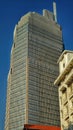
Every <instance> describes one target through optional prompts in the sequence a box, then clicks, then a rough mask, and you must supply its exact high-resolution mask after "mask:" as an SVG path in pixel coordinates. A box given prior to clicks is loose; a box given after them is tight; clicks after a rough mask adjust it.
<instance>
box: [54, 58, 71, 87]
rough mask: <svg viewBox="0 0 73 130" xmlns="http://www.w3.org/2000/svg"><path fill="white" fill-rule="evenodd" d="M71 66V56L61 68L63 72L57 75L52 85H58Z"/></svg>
mask: <svg viewBox="0 0 73 130" xmlns="http://www.w3.org/2000/svg"><path fill="white" fill-rule="evenodd" d="M72 68H73V58H71V60H70V61H69V63H68V64H67V66H66V68H65V69H64V70H63V72H62V73H61V74H60V75H59V76H58V78H57V79H56V80H55V82H54V85H58V84H59V83H60V82H61V81H62V80H63V79H64V78H65V76H66V74H67V73H69V71H70V70H71V69H72Z"/></svg>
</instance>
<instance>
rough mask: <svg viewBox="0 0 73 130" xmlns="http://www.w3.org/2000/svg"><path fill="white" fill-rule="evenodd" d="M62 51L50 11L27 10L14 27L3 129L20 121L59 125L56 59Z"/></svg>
mask: <svg viewBox="0 0 73 130" xmlns="http://www.w3.org/2000/svg"><path fill="white" fill-rule="evenodd" d="M62 50H63V41H62V31H61V28H60V26H59V25H58V24H57V23H56V22H55V20H54V15H53V13H51V12H49V11H47V10H43V16H42V15H40V14H38V13H35V12H30V13H28V14H26V15H24V16H23V17H22V18H21V19H20V21H19V22H18V24H17V25H16V26H15V30H14V38H13V45H12V50H11V64H10V70H9V74H8V86H7V103H6V119H5V130H20V129H21V130H22V128H23V124H44V125H54V126H59V125H60V121H59V105H58V91H57V87H56V86H54V85H53V82H54V80H55V79H56V77H57V76H58V65H57V63H56V62H57V59H58V57H59V56H60V54H61V52H62Z"/></svg>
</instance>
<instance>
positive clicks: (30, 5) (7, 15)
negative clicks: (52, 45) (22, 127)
mask: <svg viewBox="0 0 73 130" xmlns="http://www.w3.org/2000/svg"><path fill="white" fill-rule="evenodd" d="M54 1H55V2H56V4H57V16H58V23H59V24H60V25H61V26H62V30H63V40H64V45H65V49H68V50H73V0H54ZM52 3H53V0H0V130H4V118H5V102H6V84H7V74H8V70H9V65H10V50H11V46H12V42H13V30H14V27H15V25H16V23H17V22H18V21H19V19H20V18H21V17H22V16H23V15H24V14H26V13H27V12H29V11H35V12H38V13H41V14H42V10H43V9H48V10H50V11H52Z"/></svg>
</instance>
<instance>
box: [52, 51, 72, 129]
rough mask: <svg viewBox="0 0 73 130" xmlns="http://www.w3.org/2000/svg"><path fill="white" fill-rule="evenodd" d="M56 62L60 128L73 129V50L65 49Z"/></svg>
mask: <svg viewBox="0 0 73 130" xmlns="http://www.w3.org/2000/svg"><path fill="white" fill-rule="evenodd" d="M58 63H59V68H60V69H59V71H60V74H59V76H58V78H57V79H56V80H55V84H57V85H58V86H59V103H60V119H61V130H73V51H68V50H65V51H64V52H63V53H62V55H61V56H60V58H59V60H58Z"/></svg>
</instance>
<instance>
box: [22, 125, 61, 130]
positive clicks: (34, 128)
mask: <svg viewBox="0 0 73 130" xmlns="http://www.w3.org/2000/svg"><path fill="white" fill-rule="evenodd" d="M23 130H61V128H60V127H58V126H45V125H33V124H32V125H30V124H25V125H24V129H23Z"/></svg>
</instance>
